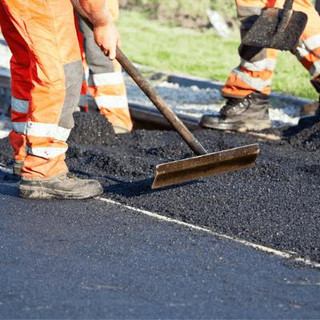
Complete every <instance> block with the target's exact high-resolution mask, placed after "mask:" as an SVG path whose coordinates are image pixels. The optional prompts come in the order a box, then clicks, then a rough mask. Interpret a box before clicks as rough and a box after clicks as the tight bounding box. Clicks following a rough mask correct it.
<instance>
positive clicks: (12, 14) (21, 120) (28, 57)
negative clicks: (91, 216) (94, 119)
mask: <svg viewBox="0 0 320 320" xmlns="http://www.w3.org/2000/svg"><path fill="white" fill-rule="evenodd" d="M0 23H1V27H2V32H3V35H4V37H5V39H6V41H7V43H8V45H9V47H10V49H11V52H12V59H11V62H10V63H11V65H10V67H11V76H12V102H11V103H12V107H11V119H12V126H13V130H12V132H11V133H10V136H9V138H10V142H11V144H12V147H13V150H14V158H15V160H21V161H24V166H23V168H22V176H23V178H25V179H46V178H50V177H55V176H58V175H60V174H62V173H65V172H67V171H68V168H67V166H66V163H65V153H66V151H67V148H68V146H67V143H66V140H67V138H68V136H69V133H70V130H71V128H72V127H73V125H74V122H73V117H72V113H73V111H74V109H75V107H77V105H78V102H79V96H80V94H79V92H80V87H81V80H82V65H81V59H80V50H79V45H78V39H77V35H76V31H75V26H74V15H73V7H72V5H71V3H70V1H66V0H46V1H42V0H28V1H25V0H0Z"/></svg>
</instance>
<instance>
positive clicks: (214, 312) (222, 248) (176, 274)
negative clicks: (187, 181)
mask: <svg viewBox="0 0 320 320" xmlns="http://www.w3.org/2000/svg"><path fill="white" fill-rule="evenodd" d="M8 177H9V176H8V175H6V177H4V174H2V175H1V178H2V179H0V202H1V207H0V228H1V233H0V318H1V319H40V318H41V319H66V318H68V319H85V318H90V319H93V318H96V319H98V318H99V319H102V318H103V319H218V318H219V319H231V318H232V319H280V318H281V319H319V317H320V301H319V296H320V273H319V270H317V269H312V268H308V267H302V266H301V267H299V268H297V267H296V266H295V265H291V263H290V261H288V260H286V259H283V258H280V257H276V256H273V255H269V254H266V253H264V252H259V251H256V250H254V249H252V248H250V247H246V246H244V245H242V244H238V243H235V242H233V241H229V240H225V239H221V238H217V237H215V236H213V235H211V234H208V233H205V232H202V231H196V230H191V229H188V228H186V227H182V226H178V225H175V224H173V223H169V222H163V221H158V220H155V219H153V218H150V217H147V216H145V215H143V214H139V213H137V212H134V211H131V210H129V209H126V208H124V207H122V206H118V205H114V204H109V203H105V202H102V201H100V200H89V201H34V200H33V201H31V200H23V199H20V198H18V197H17V183H14V182H13V181H11V180H7V179H8ZM3 178H4V179H3Z"/></svg>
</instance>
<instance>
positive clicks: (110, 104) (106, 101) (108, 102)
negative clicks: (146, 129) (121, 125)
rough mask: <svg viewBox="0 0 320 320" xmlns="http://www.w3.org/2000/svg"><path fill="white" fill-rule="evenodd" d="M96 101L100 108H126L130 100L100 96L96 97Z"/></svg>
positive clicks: (123, 97) (120, 97)
mask: <svg viewBox="0 0 320 320" xmlns="http://www.w3.org/2000/svg"><path fill="white" fill-rule="evenodd" d="M95 101H96V103H97V105H98V107H99V108H110V109H111V108H126V107H127V106H128V99H127V97H126V96H111V95H110V96H107V95H105V96H100V97H96V98H95Z"/></svg>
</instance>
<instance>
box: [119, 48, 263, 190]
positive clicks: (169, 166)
mask: <svg viewBox="0 0 320 320" xmlns="http://www.w3.org/2000/svg"><path fill="white" fill-rule="evenodd" d="M116 57H117V60H118V61H119V63H120V64H121V65H122V67H123V69H124V70H125V71H126V72H127V73H128V74H129V75H130V76H131V78H132V79H133V80H134V81H135V82H136V84H137V85H138V86H139V87H140V88H141V90H142V91H143V92H144V94H145V95H146V96H147V97H148V98H149V99H150V100H151V102H152V103H153V104H154V105H155V106H156V107H157V109H158V110H159V111H160V112H161V113H162V114H163V116H164V117H165V118H166V119H167V120H168V121H169V123H170V124H171V125H172V126H173V128H174V129H175V130H176V131H177V132H178V133H179V134H180V136H181V137H182V138H183V139H184V141H185V142H186V143H187V144H188V146H189V147H190V148H191V150H193V151H194V153H195V154H196V155H197V156H196V157H193V158H189V159H183V160H178V161H173V162H168V163H163V164H159V165H157V166H156V176H155V179H154V181H153V184H152V189H156V188H160V187H165V186H170V185H174V184H178V183H181V182H186V181H189V180H193V179H197V178H202V177H207V176H211V175H214V174H218V173H226V172H230V171H234V170H239V169H243V168H247V167H250V166H253V165H254V163H255V160H256V158H257V156H258V154H259V145H258V144H257V143H255V144H250V145H246V146H242V147H238V148H234V149H228V150H223V151H219V152H214V153H208V152H207V151H206V150H205V148H204V147H203V146H202V145H201V143H200V142H199V141H198V140H197V139H196V138H195V137H194V135H193V134H192V133H191V132H190V131H189V130H188V128H187V127H186V126H185V125H184V124H183V122H182V121H181V120H180V119H179V118H178V117H177V116H176V115H175V113H174V112H173V111H172V110H171V109H170V108H169V107H168V106H167V105H166V103H165V102H164V101H163V99H162V98H161V97H160V96H159V95H158V94H157V93H156V91H155V90H154V89H153V88H152V87H151V85H150V84H149V83H148V82H147V80H146V79H145V78H144V77H143V76H142V75H141V74H140V72H139V71H138V70H137V69H136V68H135V67H134V65H133V64H132V63H131V62H130V61H129V59H128V58H127V57H126V56H125V55H124V53H123V52H122V51H121V50H120V49H119V48H117V54H116Z"/></svg>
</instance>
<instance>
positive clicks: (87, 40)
mask: <svg viewBox="0 0 320 320" xmlns="http://www.w3.org/2000/svg"><path fill="white" fill-rule="evenodd" d="M108 8H109V10H110V11H111V14H112V16H113V18H114V20H115V21H116V20H117V19H118V16H119V3H118V0H110V1H108ZM78 20H79V21H78V23H76V26H78V29H79V30H80V32H79V30H78V36H79V43H80V49H81V51H82V52H81V56H82V62H83V67H84V70H85V72H84V78H83V83H82V89H81V98H80V107H81V108H82V109H84V110H85V111H87V110H88V100H87V94H88V93H90V95H91V96H92V97H93V98H94V100H95V103H96V105H97V106H98V108H99V110H100V113H101V114H103V115H104V116H105V117H106V118H107V120H108V121H109V122H110V123H111V124H112V126H113V128H114V130H115V132H116V133H117V132H125V131H131V130H132V120H131V117H130V112H129V106H128V99H127V93H126V87H125V83H124V79H123V76H122V72H121V66H120V64H119V63H118V62H117V61H116V60H114V61H110V60H109V59H108V58H107V57H105V55H104V54H103V53H102V51H101V50H100V48H99V47H98V46H97V45H96V43H95V42H94V37H93V32H92V31H91V29H90V28H89V27H88V26H87V25H86V24H85V22H84V21H83V20H82V19H81V18H80V17H78Z"/></svg>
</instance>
